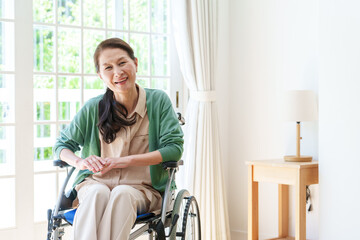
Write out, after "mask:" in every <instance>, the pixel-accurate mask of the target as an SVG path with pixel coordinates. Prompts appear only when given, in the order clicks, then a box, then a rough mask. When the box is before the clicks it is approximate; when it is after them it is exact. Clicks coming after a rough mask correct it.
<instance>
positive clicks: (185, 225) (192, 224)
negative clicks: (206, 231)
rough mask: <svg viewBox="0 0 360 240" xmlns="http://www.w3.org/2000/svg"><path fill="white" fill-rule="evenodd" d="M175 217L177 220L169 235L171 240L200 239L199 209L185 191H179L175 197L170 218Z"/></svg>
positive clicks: (193, 198) (193, 199)
mask: <svg viewBox="0 0 360 240" xmlns="http://www.w3.org/2000/svg"><path fill="white" fill-rule="evenodd" d="M175 215H178V217H179V219H178V220H177V222H176V226H174V230H173V232H172V233H171V235H170V239H171V240H180V239H181V240H185V239H186V240H188V239H193V240H200V239H201V227H200V213H199V207H198V204H197V202H196V199H195V197H193V196H190V194H189V192H188V191H187V190H181V191H180V192H179V193H178V195H177V196H176V200H175V204H174V209H173V212H172V218H174V217H175ZM175 230H176V231H175Z"/></svg>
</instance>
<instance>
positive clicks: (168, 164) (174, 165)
mask: <svg viewBox="0 0 360 240" xmlns="http://www.w3.org/2000/svg"><path fill="white" fill-rule="evenodd" d="M183 164H184V161H183V160H179V161H169V162H163V163H162V167H163V168H164V169H168V168H177V167H178V166H180V165H183Z"/></svg>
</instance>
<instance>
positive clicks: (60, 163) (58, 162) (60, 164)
mask: <svg viewBox="0 0 360 240" xmlns="http://www.w3.org/2000/svg"><path fill="white" fill-rule="evenodd" d="M53 165H54V166H55V167H60V168H64V167H71V166H70V165H69V164H67V163H66V162H64V161H62V160H60V159H59V160H54V161H53Z"/></svg>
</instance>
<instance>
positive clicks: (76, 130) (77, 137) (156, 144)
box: [54, 89, 184, 192]
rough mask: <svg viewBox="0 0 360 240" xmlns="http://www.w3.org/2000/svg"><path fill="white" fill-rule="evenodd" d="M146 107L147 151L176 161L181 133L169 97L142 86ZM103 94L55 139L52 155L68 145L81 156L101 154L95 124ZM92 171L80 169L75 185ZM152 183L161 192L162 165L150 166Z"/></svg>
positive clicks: (180, 145)
mask: <svg viewBox="0 0 360 240" xmlns="http://www.w3.org/2000/svg"><path fill="white" fill-rule="evenodd" d="M145 91H146V107H147V113H148V117H149V151H150V152H152V151H156V150H158V151H159V152H160V153H161V156H162V159H163V162H166V161H178V160H180V158H181V155H182V152H183V143H184V140H183V132H182V130H181V127H180V125H179V122H178V119H177V116H176V114H175V112H174V110H173V108H172V105H171V101H170V99H169V97H168V96H167V95H166V93H164V92H163V91H161V90H156V89H145ZM102 97H103V95H100V96H97V97H95V98H92V99H90V100H89V101H87V102H86V103H85V105H84V106H83V107H82V108H81V109H80V111H79V112H78V113H77V114H76V116H75V117H74V119H73V120H72V122H71V123H70V125H69V126H68V127H67V128H65V129H64V130H63V131H62V132H61V133H60V136H59V137H58V138H57V140H56V143H55V146H54V154H55V156H56V157H57V158H58V159H60V152H61V150H62V149H64V148H67V149H69V150H71V151H72V152H77V151H79V150H80V148H82V149H81V157H82V158H86V157H88V156H90V155H96V156H101V153H100V140H99V129H98V127H97V123H98V119H99V114H98V106H99V102H100V100H101V99H102ZM90 174H93V173H92V172H91V171H89V170H81V171H79V173H78V175H77V176H76V178H75V181H74V186H75V185H77V184H79V183H80V182H82V181H83V180H84V179H85V178H86V177H87V176H89V175H90ZM150 175H151V182H152V186H153V187H154V188H155V189H156V190H158V191H160V192H164V190H165V185H166V182H167V179H168V173H167V172H166V171H165V170H164V169H163V168H162V166H161V164H157V165H151V166H150Z"/></svg>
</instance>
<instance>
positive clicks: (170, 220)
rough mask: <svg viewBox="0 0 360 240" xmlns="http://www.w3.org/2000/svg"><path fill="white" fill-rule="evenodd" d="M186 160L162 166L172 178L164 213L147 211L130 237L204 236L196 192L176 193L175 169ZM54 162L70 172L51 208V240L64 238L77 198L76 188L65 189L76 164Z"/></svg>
mask: <svg viewBox="0 0 360 240" xmlns="http://www.w3.org/2000/svg"><path fill="white" fill-rule="evenodd" d="M182 164H183V161H182V160H180V161H172V162H164V163H162V166H163V168H164V169H165V170H167V171H168V174H169V179H168V181H167V183H166V188H165V191H164V193H163V197H162V207H161V213H160V214H157V215H155V214H153V213H149V214H145V215H142V216H140V217H138V218H137V219H136V222H135V224H134V227H135V226H140V224H141V226H140V227H138V228H136V229H135V228H134V227H133V231H132V232H131V234H130V236H129V239H131V240H133V239H136V238H138V237H139V236H141V235H143V234H146V233H148V234H149V239H158V240H164V239H170V240H176V239H181V240H185V239H197V240H200V239H201V225H200V212H199V207H198V204H197V201H196V199H195V197H194V196H191V195H190V193H189V192H188V191H187V190H186V189H183V190H180V191H179V192H178V193H177V194H176V197H175V190H172V189H171V183H172V182H173V181H175V173H176V172H177V171H178V167H179V165H182ZM54 166H58V167H60V168H66V169H67V173H68V174H67V176H66V179H65V181H64V184H63V185H62V187H61V189H60V193H59V197H58V199H57V202H56V205H55V207H54V209H49V210H48V213H47V215H48V233H47V240H61V239H62V237H63V236H64V234H65V230H64V228H65V227H67V226H69V225H71V224H70V223H69V222H67V221H66V219H65V218H64V213H65V212H67V211H69V210H70V209H72V202H73V201H74V199H75V198H76V191H75V190H73V189H71V190H70V191H68V192H66V193H65V189H66V186H67V184H68V182H69V179H70V177H71V175H72V174H73V172H74V171H75V168H74V167H72V166H69V165H68V164H67V163H65V162H63V161H61V160H56V161H54ZM69 168H70V170H69Z"/></svg>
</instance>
